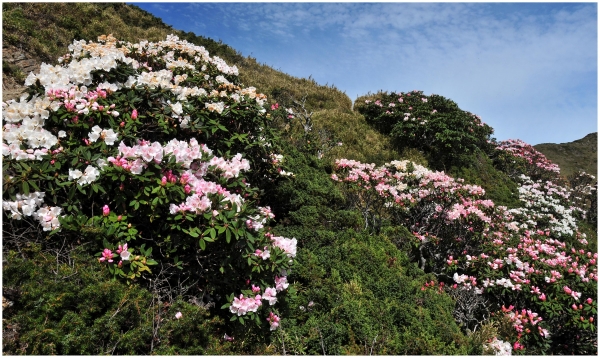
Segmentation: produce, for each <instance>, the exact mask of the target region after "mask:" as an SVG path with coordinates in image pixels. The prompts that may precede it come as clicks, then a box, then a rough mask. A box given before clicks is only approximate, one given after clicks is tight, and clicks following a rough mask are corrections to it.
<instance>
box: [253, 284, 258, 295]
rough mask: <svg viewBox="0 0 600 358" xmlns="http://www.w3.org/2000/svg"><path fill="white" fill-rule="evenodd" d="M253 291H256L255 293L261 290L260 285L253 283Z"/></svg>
mask: <svg viewBox="0 0 600 358" xmlns="http://www.w3.org/2000/svg"><path fill="white" fill-rule="evenodd" d="M252 292H254V293H257V292H260V287H258V286H254V285H252Z"/></svg>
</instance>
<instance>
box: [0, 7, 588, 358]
mask: <svg viewBox="0 0 600 358" xmlns="http://www.w3.org/2000/svg"><path fill="white" fill-rule="evenodd" d="M2 6H3V50H4V51H3V99H7V98H9V97H15V94H17V93H20V92H22V91H23V90H25V93H26V94H27V95H26V96H24V97H23V98H22V100H19V101H9V102H7V103H6V104H5V107H4V109H3V203H2V204H3V205H2V206H3V218H2V222H3V228H2V232H3V233H2V244H3V245H2V255H3V266H2V280H3V282H2V285H3V311H2V313H3V322H2V323H3V339H2V345H3V347H2V348H3V354H7V355H17V354H19V355H21V354H22V355H58V354H60V355H108V354H110V355H113V354H118V355H150V354H154V355H291V354H294V355H300V354H302V355H373V354H376V355H482V354H486V355H487V354H494V353H511V352H512V353H514V354H520V353H523V354H527V355H546V354H569V355H572V354H583V355H594V354H596V353H597V351H598V347H597V322H598V315H597V299H596V297H597V289H598V286H597V254H596V253H595V252H597V233H596V226H597V208H596V203H597V200H596V196H597V195H596V191H595V190H596V187H595V186H594V182H593V180H591V178H590V177H589V176H585V175H583V176H581V177H579V178H577V180H576V181H573V183H576V184H577V185H576V186H575V188H573V189H572V188H570V187H569V185H568V184H567V182H566V181H565V180H564V179H563V178H561V177H560V176H559V174H558V170H557V166H556V165H555V164H553V163H551V162H549V161H548V160H546V158H544V157H543V155H541V153H540V152H539V151H537V150H536V149H534V148H533V147H532V146H530V145H528V144H526V143H523V142H520V141H506V142H500V143H497V142H494V141H492V140H491V138H490V136H491V133H492V132H493V128H491V127H489V126H488V125H485V124H484V123H482V120H481V118H479V117H478V116H476V115H474V114H472V113H469V112H467V111H466V110H463V109H461V108H460V107H459V104H457V103H455V102H454V101H452V100H451V99H448V98H445V97H443V96H441V95H437V94H432V95H425V94H423V92H421V91H411V92H407V93H405V92H379V93H376V94H370V93H369V94H366V95H365V96H362V97H360V98H359V99H358V100H357V101H356V103H355V104H354V106H353V105H352V103H351V101H350V99H349V98H348V97H347V96H346V95H345V94H344V93H342V92H341V91H339V90H338V89H336V88H335V87H333V86H321V85H319V84H317V83H316V82H315V81H314V80H312V79H310V78H309V79H303V78H295V77H292V76H289V75H287V74H285V73H282V72H280V71H276V70H274V69H273V68H271V67H269V66H268V65H265V64H260V63H258V62H257V61H256V60H255V59H253V58H250V57H243V56H241V55H240V54H239V53H238V52H237V51H236V50H235V49H233V48H231V47H229V46H227V45H226V44H223V43H220V42H216V41H213V40H211V39H208V38H204V37H202V36H197V35H195V34H193V33H185V32H181V31H178V30H176V29H173V28H171V27H169V26H166V25H165V24H164V23H163V22H162V21H161V20H160V19H157V18H155V17H153V16H152V15H150V14H149V13H147V12H145V11H142V10H140V9H139V8H137V7H136V6H133V5H126V4H117V3H107V4H100V3H69V4H66V3H6V4H3V5H2ZM79 19H86V21H85V22H82V21H79ZM107 34H112V35H113V36H114V37H113V36H106V35H107ZM171 34H173V35H174V36H172V35H171ZM73 39H75V40H78V39H85V40H86V41H88V42H87V43H82V42H77V43H76V42H73ZM144 39H146V40H148V41H142V40H144ZM120 40H123V42H121V41H120ZM201 46H202V47H201ZM59 56H61V57H62V59H61V64H60V65H58V61H57V60H56V59H57V58H58V57H59ZM42 62H45V63H50V64H52V65H55V66H54V67H51V68H50V67H48V66H40V65H41V63H42ZM29 71H33V73H34V74H32V75H28V72H29ZM26 78H27V81H26V83H27V84H28V86H27V87H23V86H21V85H20V84H21V83H25V79H26ZM399 86H401V84H399ZM263 94H264V95H263ZM265 95H266V96H265ZM594 135H595V134H594ZM588 137H589V136H588ZM588 137H586V138H588ZM584 139H585V138H584ZM588 140H591V139H589V138H588ZM576 142H579V141H576ZM578 145H579V144H578ZM587 146H588V147H589V146H591V143H588V144H587ZM567 148H568V149H561V150H562V152H561V153H559V154H560V155H562V157H561V158H566V156H567V155H574V156H577V157H578V158H581V159H580V161H585V160H589V158H590V151H589V148H586V145H579V147H576V148H575V149H574V147H573V145H572V143H571V145H569V146H567ZM577 151H578V152H577ZM559 152H560V151H559ZM582 153H586V154H585V156H584V155H583V154H582ZM594 158H595V157H594ZM594 163H595V159H594ZM563 174H564V171H563ZM566 208H568V209H566Z"/></svg>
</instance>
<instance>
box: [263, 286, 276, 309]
mask: <svg viewBox="0 0 600 358" xmlns="http://www.w3.org/2000/svg"><path fill="white" fill-rule="evenodd" d="M276 295H277V291H276V290H275V289H274V288H272V287H267V288H266V289H265V294H264V295H263V297H262V298H263V299H264V300H267V301H269V305H271V306H273V305H274V304H275V302H277V297H275V296H276Z"/></svg>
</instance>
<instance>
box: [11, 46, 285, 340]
mask: <svg viewBox="0 0 600 358" xmlns="http://www.w3.org/2000/svg"><path fill="white" fill-rule="evenodd" d="M69 50H70V52H69V53H68V54H67V55H65V56H64V57H62V58H60V59H59V63H60V64H59V65H57V66H51V65H46V64H44V65H42V67H41V69H40V72H39V73H31V74H30V75H29V76H28V77H27V80H26V85H27V86H28V95H24V96H23V97H21V98H20V99H19V100H12V101H8V102H7V103H3V113H2V118H3V141H2V156H3V184H4V185H3V203H2V204H3V213H4V216H3V219H4V224H3V225H4V226H5V230H4V233H5V236H4V242H5V245H16V246H18V245H19V244H20V243H22V241H19V240H23V238H24V237H25V238H26V235H31V233H35V232H38V233H39V234H42V235H43V236H44V237H45V240H46V241H48V242H49V241H57V242H63V243H64V245H67V246H73V245H81V246H82V247H84V248H85V250H89V251H90V252H95V253H96V256H97V266H98V270H109V271H110V272H111V273H112V274H113V275H114V277H115V278H118V279H123V280H128V281H130V282H132V281H136V282H146V281H145V280H150V281H148V282H150V283H152V284H153V285H157V284H162V285H163V286H164V287H165V290H170V293H168V294H181V293H183V292H186V290H192V291H193V292H194V294H195V295H196V296H198V297H202V296H203V295H204V299H205V300H206V299H207V297H212V298H208V300H209V301H208V302H209V303H210V302H213V301H216V303H217V304H219V307H220V306H221V305H222V306H223V309H229V311H230V312H231V316H232V319H237V320H239V321H240V322H242V323H244V320H247V319H252V320H254V321H256V322H257V323H258V324H260V325H263V326H264V327H265V329H267V328H268V329H270V330H274V329H277V328H278V326H279V324H280V317H279V316H278V310H277V302H278V300H281V299H282V297H284V296H285V294H286V291H287V290H288V285H289V283H288V282H287V277H286V275H287V272H288V271H289V269H290V267H291V264H292V262H293V259H294V257H295V255H296V239H294V238H285V237H277V236H274V235H273V234H271V233H270V229H269V222H270V221H271V220H272V219H273V217H274V215H273V213H272V212H271V210H270V208H269V207H262V206H260V205H259V203H258V200H259V198H260V185H263V186H264V185H269V183H273V182H274V181H276V180H280V175H279V174H278V173H279V172H281V171H282V170H281V168H280V167H279V165H280V162H281V161H282V160H283V157H282V156H281V155H280V153H278V152H277V148H276V143H275V140H274V138H275V137H274V134H273V132H272V131H271V129H270V126H269V122H270V120H271V119H270V116H269V114H267V111H266V108H265V107H266V97H265V96H264V95H262V94H259V93H256V90H255V89H254V88H253V87H247V88H244V87H241V86H240V84H239V82H238V77H237V75H238V70H237V68H236V67H235V66H234V67H230V66H228V65H227V64H226V63H225V62H224V61H223V60H221V59H220V58H218V57H211V56H209V54H208V52H207V51H206V50H205V49H204V48H203V47H199V46H195V45H193V44H190V43H188V42H186V41H180V40H179V39H178V38H177V37H175V36H170V37H167V39H166V40H165V41H160V42H157V43H152V42H147V41H142V42H140V43H136V44H132V43H126V42H121V41H117V40H116V39H114V38H113V37H111V36H108V37H107V36H101V37H100V38H99V39H98V42H86V41H75V42H73V44H71V45H70V46H69ZM273 158H277V160H274V159H273ZM7 228H10V229H7ZM7 232H9V234H7ZM194 290H195V291H194ZM192 291H190V292H192Z"/></svg>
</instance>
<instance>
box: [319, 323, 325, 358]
mask: <svg viewBox="0 0 600 358" xmlns="http://www.w3.org/2000/svg"><path fill="white" fill-rule="evenodd" d="M317 332H319V337H321V348H322V349H323V355H324V356H326V355H327V353H325V345H324V344H323V335H322V334H321V330H320V329H318V328H317Z"/></svg>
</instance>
